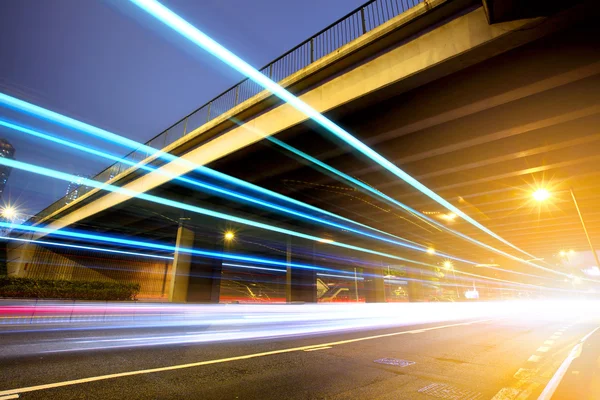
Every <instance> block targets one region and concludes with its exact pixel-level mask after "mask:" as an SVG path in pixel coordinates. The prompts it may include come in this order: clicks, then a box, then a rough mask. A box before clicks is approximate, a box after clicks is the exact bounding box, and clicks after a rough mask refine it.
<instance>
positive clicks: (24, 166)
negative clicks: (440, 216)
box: [0, 158, 430, 266]
mask: <svg viewBox="0 0 600 400" xmlns="http://www.w3.org/2000/svg"><path fill="white" fill-rule="evenodd" d="M0 165H6V166H9V167H11V168H15V169H20V170H24V171H28V172H32V173H35V174H39V175H43V176H47V177H50V178H55V179H60V180H63V181H66V182H72V181H74V180H79V181H80V182H81V184H82V185H86V186H90V187H94V188H97V189H100V190H106V191H109V192H113V193H120V194H123V195H125V196H127V197H130V198H138V199H141V200H145V201H149V202H152V203H157V204H162V205H165V206H169V207H174V208H177V209H181V210H186V211H190V212H193V213H196V214H201V215H207V216H210V217H214V218H220V219H224V220H227V221H231V222H237V223H239V224H243V225H248V226H253V227H255V228H261V229H266V230H269V231H272V232H278V233H282V234H286V235H290V236H295V237H299V238H302V239H307V240H312V241H316V242H323V238H320V237H317V236H313V235H308V234H305V233H301V232H297V231H293V230H291V229H285V228H280V227H277V226H274V225H269V224H265V223H262V222H257V221H252V220H249V219H246V218H241V217H236V216H233V215H230V214H225V213H222V212H218V211H213V210H209V209H207V208H202V207H198V206H193V205H190V204H185V203H181V202H179V201H174V200H169V199H165V198H163V197H158V196H154V195H150V194H147V193H140V192H136V191H133V190H129V189H125V188H123V187H118V186H114V185H111V184H109V183H101V182H98V181H94V180H92V179H87V178H81V177H78V176H75V175H72V174H67V173H65V172H60V171H56V170H53V169H49V168H44V167H40V166H37V165H33V164H28V163H24V162H21V161H16V160H11V159H8V158H0ZM326 243H327V244H329V245H332V246H337V247H341V248H345V249H349V250H356V251H360V252H363V253H369V254H375V255H379V256H382V257H386V258H392V259H395V260H401V261H406V262H410V263H413V264H419V265H424V266H430V265H429V264H427V263H422V262H419V261H415V260H410V259H407V258H404V257H399V256H395V255H392V254H389V253H383V252H380V251H376V250H371V249H367V248H364V247H359V246H354V245H350V244H346V243H342V242H337V241H327V242H326Z"/></svg>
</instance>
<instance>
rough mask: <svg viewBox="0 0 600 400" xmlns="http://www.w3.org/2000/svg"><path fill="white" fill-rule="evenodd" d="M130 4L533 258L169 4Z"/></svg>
mask: <svg viewBox="0 0 600 400" xmlns="http://www.w3.org/2000/svg"><path fill="white" fill-rule="evenodd" d="M130 1H131V2H132V3H133V4H135V5H136V6H138V7H139V8H140V9H142V10H144V11H145V12H147V13H148V14H150V15H152V16H153V17H154V18H156V19H157V20H159V21H160V22H162V23H163V24H165V25H166V26H168V27H170V28H171V29H173V30H174V31H176V32H178V33H179V34H181V35H182V36H183V37H185V38H187V39H188V40H190V41H191V42H192V43H194V44H196V45H197V46H199V47H200V48H202V49H204V50H205V51H207V52H208V53H210V54H212V55H213V56H215V57H217V58H218V59H219V60H221V61H222V62H224V63H225V64H227V65H228V66H230V67H232V68H233V69H235V70H237V71H238V72H240V73H241V74H243V75H244V76H246V77H248V78H249V79H251V80H252V81H254V82H256V83H257V84H259V85H261V86H262V87H264V88H265V89H267V90H269V91H271V92H272V93H273V94H274V95H276V96H277V97H279V98H280V99H282V100H283V101H285V102H286V103H288V104H290V105H291V106H292V107H294V108H296V109H297V110H298V111H300V112H302V113H304V114H305V115H306V116H307V117H309V118H310V119H312V120H313V121H315V122H316V123H318V124H319V125H321V126H322V127H323V128H325V129H327V130H328V131H329V132H331V133H332V134H334V135H335V136H337V137H338V138H340V139H341V140H343V141H344V142H346V143H348V144H349V145H350V146H352V147H353V148H355V149H356V150H358V151H359V152H361V153H362V154H364V155H365V156H367V157H368V158H370V159H371V160H373V161H374V162H376V163H377V164H379V165H380V166H382V167H383V168H385V169H386V170H388V171H389V172H391V173H392V174H394V175H395V176H397V177H398V178H400V179H402V180H403V181H405V182H406V183H408V184H409V185H410V186H412V187H413V188H415V189H417V190H418V191H420V192H421V193H423V194H425V195H426V196H428V197H429V198H431V199H432V200H434V201H435V202H437V203H438V204H440V205H442V206H444V207H445V208H447V209H448V210H450V211H452V212H453V213H455V214H456V215H458V216H459V217H461V218H462V219H464V220H465V221H467V222H469V223H470V224H471V225H473V226H475V227H477V228H478V229H480V230H481V231H483V232H485V233H487V234H488V235H490V236H492V237H494V238H495V239H497V240H499V241H500V242H502V243H504V244H506V245H508V246H510V247H512V248H513V249H515V250H517V251H519V252H521V253H523V254H525V255H527V256H528V257H530V258H535V256H533V255H531V254H530V253H528V252H526V251H525V250H522V249H520V248H519V247H517V246H515V245H514V244H512V243H510V242H509V241H507V240H505V239H504V238H502V237H501V236H499V235H497V234H496V233H494V232H492V231H491V230H490V229H488V228H486V227H485V226H483V225H482V224H480V223H479V222H477V221H476V220H475V219H473V218H471V217H470V216H468V215H467V214H465V213H464V212H463V211H461V210H460V209H459V208H457V207H455V206H454V205H453V204H451V203H450V202H448V201H447V200H446V199H444V198H443V197H441V196H440V195H438V194H437V193H435V192H434V191H432V190H431V189H429V188H428V187H426V186H425V185H423V184H422V183H420V182H419V181H418V180H416V179H415V178H413V177H412V176H410V175H409V174H408V173H406V172H404V171H403V170H402V169H400V168H398V167H397V166H396V165H394V164H393V163H391V162H390V161H389V160H387V159H386V158H385V157H383V156H381V155H380V154H379V153H377V152H376V151H375V150H373V149H371V148H370V147H369V146H367V145H366V144H364V143H362V142H361V141H360V140H358V139H357V138H355V137H354V136H353V135H351V134H350V133H349V132H347V131H345V130H344V129H342V128H341V127H340V126H338V125H337V124H335V123H334V122H333V121H331V120H330V119H328V118H327V117H325V116H324V115H322V114H321V113H319V112H318V111H317V110H315V109H314V108H313V107H311V106H310V105H308V104H306V103H305V102H304V101H302V100H301V99H299V98H298V97H296V96H294V95H293V94H292V93H290V92H289V91H287V90H286V89H285V88H283V87H282V86H280V85H279V84H277V83H276V82H274V81H272V80H271V79H269V78H268V77H267V76H265V75H263V74H262V73H261V72H260V71H258V70H257V69H256V68H254V67H252V66H251V65H250V64H248V63H247V62H246V61H244V60H243V59H241V58H240V57H238V56H237V55H235V54H234V53H232V52H231V51H229V50H228V49H226V48H225V47H224V46H222V45H221V44H219V43H218V42H217V41H215V40H214V39H212V38H211V37H209V36H208V35H206V34H205V33H204V32H202V31H200V30H199V29H198V28H196V27H195V26H193V25H192V24H190V23H189V22H188V21H186V20H185V19H183V18H182V17H180V16H179V15H177V14H176V13H174V12H173V11H171V10H170V9H169V8H167V7H165V6H164V5H163V4H161V3H160V2H158V1H156V0H130Z"/></svg>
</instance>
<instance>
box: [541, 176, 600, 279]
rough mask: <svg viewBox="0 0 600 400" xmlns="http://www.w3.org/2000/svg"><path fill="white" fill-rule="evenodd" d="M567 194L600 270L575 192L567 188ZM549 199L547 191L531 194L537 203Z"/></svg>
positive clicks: (549, 195)
mask: <svg viewBox="0 0 600 400" xmlns="http://www.w3.org/2000/svg"><path fill="white" fill-rule="evenodd" d="M569 192H570V193H571V198H572V199H573V203H574V204H575V209H576V210H577V215H578V216H579V221H580V222H581V226H582V227H583V232H584V233H585V237H586V239H587V241H588V244H589V245H590V249H591V250H592V254H593V255H594V260H595V261H596V266H597V267H598V268H600V259H598V254H596V250H595V249H594V245H593V244H592V240H591V239H590V235H589V233H588V230H587V228H586V226H585V221H584V220H583V215H582V214H581V210H580V209H579V203H578V202H577V197H575V191H573V188H572V187H570V188H569ZM550 197H551V194H550V192H549V191H548V190H547V189H542V188H540V189H537V190H536V191H535V192H533V198H534V199H535V200H537V201H538V202H543V201H546V200H548V199H549V198H550Z"/></svg>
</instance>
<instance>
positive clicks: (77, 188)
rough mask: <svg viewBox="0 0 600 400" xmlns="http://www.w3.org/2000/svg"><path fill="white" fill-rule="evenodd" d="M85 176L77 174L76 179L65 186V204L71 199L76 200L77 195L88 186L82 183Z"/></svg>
mask: <svg viewBox="0 0 600 400" xmlns="http://www.w3.org/2000/svg"><path fill="white" fill-rule="evenodd" d="M86 178H87V176H83V175H79V174H78V175H77V179H76V180H74V181H71V182H69V186H67V192H66V193H65V197H64V199H65V204H69V203H71V202H72V201H75V200H77V198H79V196H81V195H82V194H84V193H86V192H87V189H88V186H86V185H82V182H83V180H84V179H86Z"/></svg>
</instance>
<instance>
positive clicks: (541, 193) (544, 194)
mask: <svg viewBox="0 0 600 400" xmlns="http://www.w3.org/2000/svg"><path fill="white" fill-rule="evenodd" d="M533 198H534V199H535V200H536V201H539V202H542V201H546V200H548V199H549V198H550V192H549V191H548V190H546V189H538V190H536V191H535V192H533Z"/></svg>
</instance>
